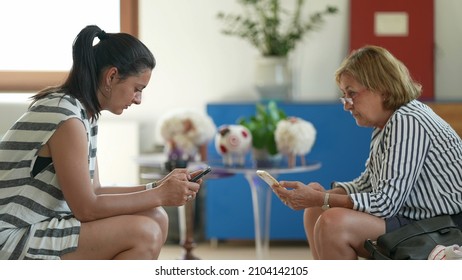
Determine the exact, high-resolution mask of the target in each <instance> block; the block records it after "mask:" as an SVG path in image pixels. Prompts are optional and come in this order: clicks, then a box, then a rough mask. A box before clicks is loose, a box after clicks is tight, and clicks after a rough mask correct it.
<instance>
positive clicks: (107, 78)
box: [104, 67, 118, 87]
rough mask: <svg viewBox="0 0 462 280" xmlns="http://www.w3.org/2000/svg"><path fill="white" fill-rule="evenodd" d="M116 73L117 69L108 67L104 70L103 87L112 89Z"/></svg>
mask: <svg viewBox="0 0 462 280" xmlns="http://www.w3.org/2000/svg"><path fill="white" fill-rule="evenodd" d="M117 73H118V70H117V67H110V68H108V69H107V70H106V73H105V74H104V85H105V86H106V87H112V83H113V82H114V80H115V78H116V77H117Z"/></svg>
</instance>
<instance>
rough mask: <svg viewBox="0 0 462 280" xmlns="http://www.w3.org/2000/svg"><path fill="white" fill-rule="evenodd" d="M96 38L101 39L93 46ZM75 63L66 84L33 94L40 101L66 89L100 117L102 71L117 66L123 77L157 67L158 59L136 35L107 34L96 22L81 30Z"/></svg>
mask: <svg viewBox="0 0 462 280" xmlns="http://www.w3.org/2000/svg"><path fill="white" fill-rule="evenodd" d="M95 38H98V39H99V42H98V43H97V44H96V45H93V42H94V40H95ZM72 59H73V65H72V68H71V70H70V72H69V76H68V77H67V80H66V81H65V82H64V84H62V85H60V86H57V87H50V88H46V89H44V90H42V91H40V92H39V93H38V94H36V95H35V96H33V97H32V98H33V100H34V101H37V100H39V99H41V98H43V97H45V96H46V95H48V94H50V93H53V92H63V93H65V94H68V95H71V96H73V97H75V98H77V99H78V100H79V101H80V102H82V103H83V105H84V106H85V109H86V110H87V112H88V113H89V115H90V116H91V117H92V118H96V119H97V118H98V117H99V115H100V113H101V105H100V104H99V101H98V96H97V93H98V87H99V85H100V81H101V78H102V73H103V71H104V70H105V69H107V68H109V67H116V68H117V70H118V74H119V76H120V78H121V79H126V78H127V77H129V76H133V75H138V74H140V73H141V72H142V71H144V70H146V69H150V70H152V69H154V67H155V65H156V60H155V58H154V56H153V55H152V53H151V52H150V51H149V49H148V48H147V47H146V46H145V45H144V44H143V43H142V42H141V41H139V40H138V39H137V38H135V37H133V36H132V35H129V34H126V33H106V32H105V31H103V30H101V29H100V28H99V27H98V26H96V25H89V26H87V27H85V28H84V29H82V30H81V31H80V33H79V34H78V35H77V37H76V38H75V40H74V44H73V48H72Z"/></svg>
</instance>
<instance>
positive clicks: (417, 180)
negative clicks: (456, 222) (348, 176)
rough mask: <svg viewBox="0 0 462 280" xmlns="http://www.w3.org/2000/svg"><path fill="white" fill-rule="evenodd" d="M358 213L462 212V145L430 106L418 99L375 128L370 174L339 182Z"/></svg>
mask: <svg viewBox="0 0 462 280" xmlns="http://www.w3.org/2000/svg"><path fill="white" fill-rule="evenodd" d="M334 187H343V188H344V189H345V190H346V191H347V193H349V194H350V196H351V198H352V199H353V202H354V209H355V210H358V211H363V212H367V213H370V214H372V215H375V216H378V217H383V218H388V217H392V216H395V215H400V216H403V217H406V218H410V219H415V220H420V219H424V218H430V217H433V216H437V215H441V214H450V215H452V214H458V213H461V212H462V141H461V139H460V137H459V136H458V135H457V133H456V132H455V131H454V130H453V129H452V128H451V127H450V126H449V124H448V123H446V122H445V121H444V120H443V119H441V118H440V117H439V116H438V115H436V114H435V113H434V112H433V110H431V109H430V108H429V107H428V106H427V105H425V104H423V103H421V102H419V101H417V100H414V101H411V102H410V103H408V104H407V105H405V106H402V107H401V108H399V109H398V110H397V111H396V112H395V113H394V114H393V115H392V117H391V118H390V119H389V120H388V122H387V124H386V126H385V127H384V128H383V129H382V130H381V129H374V131H373V133H372V141H371V145H370V153H369V158H368V160H367V162H366V170H365V171H364V172H363V173H362V174H361V176H359V177H358V178H356V179H355V180H353V181H351V182H342V183H339V182H336V183H334Z"/></svg>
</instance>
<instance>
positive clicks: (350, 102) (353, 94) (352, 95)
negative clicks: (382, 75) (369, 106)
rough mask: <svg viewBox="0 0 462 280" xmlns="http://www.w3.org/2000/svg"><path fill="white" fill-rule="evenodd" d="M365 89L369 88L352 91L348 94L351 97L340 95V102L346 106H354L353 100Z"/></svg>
mask: <svg viewBox="0 0 462 280" xmlns="http://www.w3.org/2000/svg"><path fill="white" fill-rule="evenodd" d="M365 90H367V88H365V89H362V90H360V91H356V92H350V93H349V94H348V95H349V96H350V97H340V98H339V99H340V102H342V104H343V106H345V105H346V104H348V105H350V106H353V101H354V99H355V97H356V96H357V94H359V93H361V92H364V91H365Z"/></svg>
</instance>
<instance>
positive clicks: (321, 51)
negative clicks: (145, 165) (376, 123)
mask: <svg viewBox="0 0 462 280" xmlns="http://www.w3.org/2000/svg"><path fill="white" fill-rule="evenodd" d="M290 2H292V1H290ZM307 3H308V5H307V7H308V8H309V11H308V13H310V12H314V11H320V10H323V9H324V8H325V6H326V5H327V4H332V5H335V6H337V7H338V8H339V9H340V12H339V13H338V14H336V15H333V16H329V17H327V18H326V23H325V25H324V26H323V28H322V31H321V32H315V33H310V34H308V36H307V38H306V40H305V41H304V42H303V44H301V45H300V46H299V48H297V50H296V51H295V52H294V53H293V57H292V60H293V61H294V63H295V64H294V66H295V67H297V68H299V71H298V73H299V74H298V75H297V76H296V78H299V80H300V84H299V90H298V91H297V92H296V96H297V99H299V100H334V99H335V98H336V97H337V95H338V92H337V90H336V87H335V83H334V82H333V72H334V71H335V69H336V68H337V66H338V64H339V63H340V61H341V60H342V58H343V57H344V56H345V55H346V54H347V50H348V14H349V12H348V9H349V1H348V0H328V1H326V0H310V1H307ZM219 11H225V12H227V11H234V12H236V13H239V12H240V11H241V9H240V6H239V5H238V4H237V1H235V0H219V1H217V0H193V1H191V0H169V1H164V0H140V38H141V39H142V40H143V42H144V43H145V44H146V45H147V46H148V47H149V48H150V49H151V50H152V52H153V53H154V56H155V57H156V59H157V66H156V69H155V70H154V72H153V75H152V78H151V82H150V84H149V86H148V87H147V88H146V89H145V90H144V94H143V104H142V105H141V106H137V107H136V108H133V107H132V108H131V109H130V110H129V111H127V112H125V113H124V118H129V119H131V118H134V119H138V120H141V121H142V122H143V123H144V125H143V127H142V131H144V133H143V132H142V133H143V135H142V139H144V140H145V141H143V143H142V145H141V148H142V149H144V150H146V149H149V148H150V147H151V145H152V141H154V139H153V137H154V136H153V135H154V133H152V131H153V126H154V124H153V123H154V122H155V120H156V119H157V118H158V117H159V116H160V115H161V114H163V113H165V112H167V111H168V110H169V109H172V108H196V109H199V110H205V105H206V104H207V103H208V102H214V101H248V100H257V99H258V96H257V93H256V91H255V90H254V89H253V82H252V78H253V65H254V64H253V61H254V59H255V58H256V57H257V56H258V52H257V51H256V50H255V49H254V48H253V47H252V46H251V45H250V44H248V43H247V42H246V41H244V40H242V39H240V38H237V37H230V36H225V35H223V34H221V33H220V30H221V27H222V25H221V22H220V21H219V20H218V19H217V18H216V14H217V13H218V12H219ZM108 117H109V116H108ZM149 140H151V142H150V141H149Z"/></svg>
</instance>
